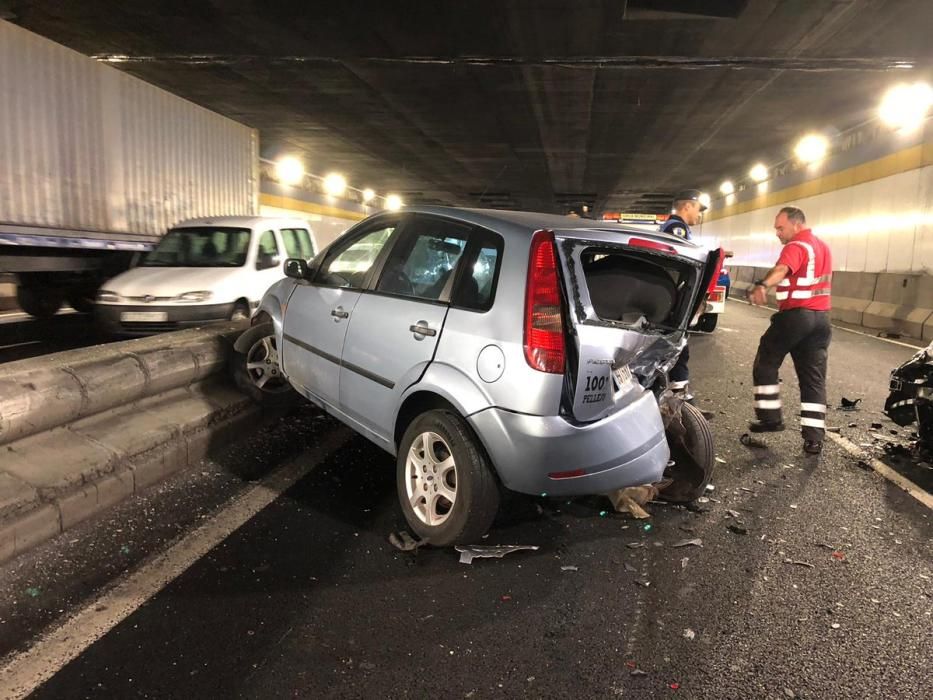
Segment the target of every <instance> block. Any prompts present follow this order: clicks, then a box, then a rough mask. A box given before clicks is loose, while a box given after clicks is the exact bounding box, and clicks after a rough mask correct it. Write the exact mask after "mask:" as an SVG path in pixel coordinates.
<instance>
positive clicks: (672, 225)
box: [661, 190, 706, 415]
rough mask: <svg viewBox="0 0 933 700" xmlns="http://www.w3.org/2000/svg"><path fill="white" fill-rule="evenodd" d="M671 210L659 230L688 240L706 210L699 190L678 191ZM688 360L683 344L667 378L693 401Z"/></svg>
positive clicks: (674, 387)
mask: <svg viewBox="0 0 933 700" xmlns="http://www.w3.org/2000/svg"><path fill="white" fill-rule="evenodd" d="M672 211H673V212H674V213H673V214H672V215H671V218H669V219H668V220H667V221H665V222H664V223H663V224H661V231H663V232H664V233H672V234H674V235H675V236H679V237H680V238H683V239H685V240H688V241H689V240H690V239H691V238H692V237H693V232H692V231H691V230H690V227H691V226H696V225H697V224H698V223H700V218H701V215H702V214H703V212H704V211H706V205H705V204H703V202H701V201H700V190H683V191H682V192H678V193H677V195H676V196H675V197H674V204H673V206H672ZM689 362H690V346H689V345H685V346H684V349H683V352H681V353H680V357H678V358H677V364H675V365H674V366H673V367H672V368H671V371H670V374H669V375H668V378H669V379H670V382H671V389H672V390H673V391H674V393H676V394H681V395H682V396H683V398H684V400H686V401H689V402H690V403H693V395H692V394H691V393H690V370H689V368H688V367H687V363H689ZM704 415H705V414H704Z"/></svg>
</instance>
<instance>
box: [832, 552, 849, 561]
mask: <svg viewBox="0 0 933 700" xmlns="http://www.w3.org/2000/svg"><path fill="white" fill-rule="evenodd" d="M833 559H835V560H837V561H845V560H846V553H845V552H843V551H841V550H838V549H837V550H836V551H835V552H833Z"/></svg>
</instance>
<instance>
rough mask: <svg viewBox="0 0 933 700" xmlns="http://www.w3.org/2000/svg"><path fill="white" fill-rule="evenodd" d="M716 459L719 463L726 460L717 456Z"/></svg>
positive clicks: (723, 462) (724, 462)
mask: <svg viewBox="0 0 933 700" xmlns="http://www.w3.org/2000/svg"><path fill="white" fill-rule="evenodd" d="M716 461H717V462H719V463H720V464H727V462H726V460H724V459H723V458H722V457H717V458H716Z"/></svg>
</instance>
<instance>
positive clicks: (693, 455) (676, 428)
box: [661, 402, 716, 503]
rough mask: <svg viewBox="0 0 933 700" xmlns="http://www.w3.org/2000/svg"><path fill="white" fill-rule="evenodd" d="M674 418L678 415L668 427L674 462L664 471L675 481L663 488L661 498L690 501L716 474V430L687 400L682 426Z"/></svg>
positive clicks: (695, 497) (682, 414) (703, 491)
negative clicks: (714, 434) (711, 427)
mask: <svg viewBox="0 0 933 700" xmlns="http://www.w3.org/2000/svg"><path fill="white" fill-rule="evenodd" d="M675 421H677V418H676V417H675V418H674V419H673V421H672V423H671V425H669V426H668V430H667V437H668V440H667V441H668V444H669V445H670V448H671V459H672V460H673V461H674V465H673V466H672V467H669V468H668V470H667V471H666V472H665V473H664V476H665V477H667V478H669V479H673V483H672V484H671V485H670V486H668V487H667V488H665V489H663V490H662V491H661V497H662V498H664V499H665V500H667V501H673V502H674V503H689V502H690V501H694V500H696V499H697V498H699V497H700V496H702V495H703V494H704V493H705V491H706V485H707V484H708V483H709V482H710V479H711V478H712V477H713V468H714V467H715V466H716V456H715V454H714V453H713V433H712V431H711V430H710V429H709V423H708V422H707V421H706V419H705V418H704V417H703V413H702V412H701V411H700V409H698V408H696V407H695V406H692V405H691V404H689V403H686V402H684V403H682V404H681V407H680V420H679V423H680V425H677V423H676V422H675ZM681 426H682V427H681Z"/></svg>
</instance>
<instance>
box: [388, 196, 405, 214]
mask: <svg viewBox="0 0 933 700" xmlns="http://www.w3.org/2000/svg"><path fill="white" fill-rule="evenodd" d="M404 205H405V203H404V202H403V201H402V198H401V197H399V196H398V195H397V194H390V195H388V196H387V197H386V209H388V210H389V211H398V210H399V209H401V208H402V207H403V206H404Z"/></svg>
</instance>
